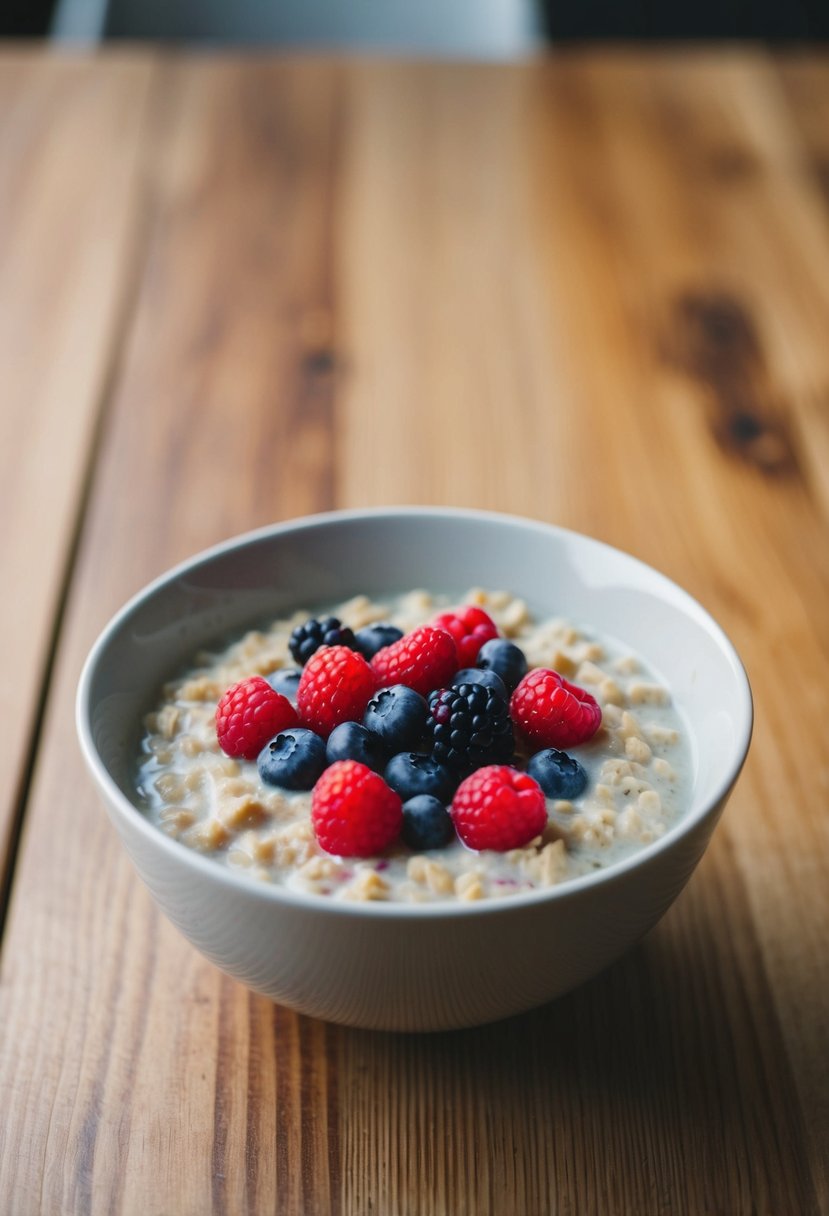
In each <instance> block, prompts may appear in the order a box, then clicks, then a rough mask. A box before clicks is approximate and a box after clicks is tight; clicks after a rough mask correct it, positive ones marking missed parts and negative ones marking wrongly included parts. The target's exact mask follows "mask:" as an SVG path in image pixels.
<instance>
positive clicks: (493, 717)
mask: <svg viewBox="0 0 829 1216" xmlns="http://www.w3.org/2000/svg"><path fill="white" fill-rule="evenodd" d="M427 725H428V731H429V734H430V736H431V740H432V756H433V758H434V759H435V760H437V761H438V762H439V763H440V764H444V765H446V767H447V768H451V769H452V770H453V771H454V772H470V771H471V770H472V769H476V768H480V767H481V766H482V765H484V764H507V763H508V762H509V761H510V760H511V759H512V753H513V750H514V746H515V741H514V739H513V734H512V722H511V720H510V716H509V706H508V705H507V703H506V701H505V700H504V697H503V696H502V695H501V694H500V693H498V692H497V691H496V690H495V689H494V688H488V687H487V686H486V685H485V684H461V685H460V686H459V687H458V688H438V689H436V690H435V691H434V692H433V693H430V694H429V717H428V720H427Z"/></svg>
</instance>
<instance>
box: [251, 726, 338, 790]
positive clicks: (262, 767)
mask: <svg viewBox="0 0 829 1216" xmlns="http://www.w3.org/2000/svg"><path fill="white" fill-rule="evenodd" d="M325 765H326V758H325V743H324V742H323V740H322V739H321V738H320V737H319V735H315V734H314V732H313V731H312V730H305V728H304V727H302V726H292V727H291V728H290V730H283V731H281V732H280V733H279V734H278V735H276V736H275V738H273V739H271V741H270V743H266V744H265V746H264V747H263V748H262V750H261V752H260V753H259V758H258V760H257V761H256V767H257V768H258V769H259V776H260V777H261V778H262V780H263V781H266V782H267V783H268V785H278V786H280V788H281V789H283V790H310V789H312V788H313V786H314V785H315V784H316V782H317V779H318V778H319V777H320V776H321V775H322V771H323V769H324V768H325Z"/></svg>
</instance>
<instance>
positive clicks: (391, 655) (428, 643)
mask: <svg viewBox="0 0 829 1216" xmlns="http://www.w3.org/2000/svg"><path fill="white" fill-rule="evenodd" d="M371 666H372V667H373V668H374V670H375V672H376V673H377V677H378V680H379V682H380V685H381V687H383V688H388V687H389V686H390V685H391V684H406V685H408V687H409V688H413V689H414V690H415V692H419V693H420V694H421V695H422V696H424V697H425V696H426V695H427V693H430V692H431V691H432V689H434V688H443V687H444V686H445V685H447V684H448V683H449V681H450V680H451V679H452V676H453V675H454V674H455V672H456V671H457V670H458V651H457V648H456V646H455V643H454V641H453V640H452V636H451V634H448V633H447V632H446V630H445V629H436V628H435V627H434V626H432V625H421V626H420V628H419V629H413V630H412V632H411V633H407V634H406V636H405V637H402V638H401V639H400V640H399V641H398V642H392V644H391V646H384V647H383V649H382V650H378V651H377V654H376V655H375V656H374V658H373V659H372V660H371Z"/></svg>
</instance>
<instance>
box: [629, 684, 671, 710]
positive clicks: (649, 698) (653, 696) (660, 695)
mask: <svg viewBox="0 0 829 1216" xmlns="http://www.w3.org/2000/svg"><path fill="white" fill-rule="evenodd" d="M628 697H629V698H630V703H631V705H667V704H668V692H667V689H665V688H663V687H662V685H661V684H648V683H646V682H645V681H643V680H635V681H634V682H633V683H632V684H631V686H630V688H629V689H628Z"/></svg>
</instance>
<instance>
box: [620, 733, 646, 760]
mask: <svg viewBox="0 0 829 1216" xmlns="http://www.w3.org/2000/svg"><path fill="white" fill-rule="evenodd" d="M651 754H652V753H651V749H650V748H649V747H648V745H647V743H646V742H645V741H644V739H640V738H638V736H636V735H629V736H628V737H627V739H625V755H626V756H629V757H630V759H631V760H635V761H636V762H637V764H647V763H648V761H649V760H650V758H651Z"/></svg>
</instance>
